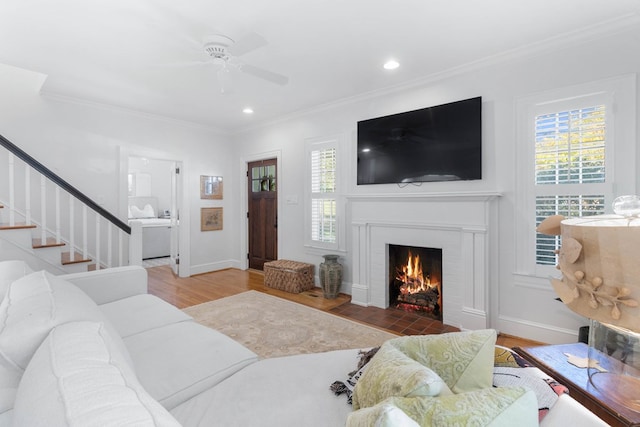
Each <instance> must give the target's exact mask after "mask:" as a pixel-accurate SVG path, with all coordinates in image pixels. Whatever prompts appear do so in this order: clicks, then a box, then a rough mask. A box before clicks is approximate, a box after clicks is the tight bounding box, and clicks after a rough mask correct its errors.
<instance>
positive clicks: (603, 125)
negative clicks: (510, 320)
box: [514, 74, 637, 288]
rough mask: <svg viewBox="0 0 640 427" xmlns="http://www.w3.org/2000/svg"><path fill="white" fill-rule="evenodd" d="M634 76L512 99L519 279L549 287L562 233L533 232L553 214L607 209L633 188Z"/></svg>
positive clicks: (516, 245) (535, 285) (589, 212)
mask: <svg viewBox="0 0 640 427" xmlns="http://www.w3.org/2000/svg"><path fill="white" fill-rule="evenodd" d="M636 93H637V90H636V75H635V74H633V75H631V74H630V75H626V76H619V77H612V78H608V79H602V80H597V81H593V82H588V83H583V84H576V85H571V86H567V87H562V88H557V89H551V90H548V91H544V92H540V93H538V94H533V95H528V96H524V97H521V98H519V99H518V100H517V104H516V106H517V136H518V140H517V146H516V152H517V165H516V169H515V171H514V173H515V176H516V194H515V201H516V211H515V212H516V227H515V230H514V234H515V236H514V237H515V247H516V254H515V256H516V259H515V261H516V264H515V271H514V274H515V277H516V283H518V284H522V285H525V286H530V285H531V286H534V287H538V286H542V287H545V288H547V287H548V286H549V281H548V278H549V276H556V275H557V274H558V271H557V270H556V268H555V266H556V265H557V257H556V254H555V253H554V251H555V250H556V248H558V247H559V244H560V237H556V236H545V235H541V234H538V233H536V231H535V228H536V227H537V226H538V224H539V223H540V222H541V221H542V220H544V219H545V218H547V217H549V216H550V215H563V216H565V217H577V216H588V215H596V214H602V213H610V207H611V202H612V201H613V199H614V198H615V197H617V196H621V195H624V194H637V191H636V182H637V178H636V176H635V173H636V170H637V169H636V158H637V155H636V151H637V149H636V141H637V138H636V127H637V126H636V122H637V114H636V111H637V107H636V104H637V103H636Z"/></svg>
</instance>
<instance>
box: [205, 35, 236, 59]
mask: <svg viewBox="0 0 640 427" xmlns="http://www.w3.org/2000/svg"><path fill="white" fill-rule="evenodd" d="M232 44H233V40H232V39H230V38H229V37H226V36H223V35H221V34H216V35H214V36H209V37H207V38H206V39H205V40H204V51H205V52H206V54H207V55H209V56H210V57H212V58H216V59H224V60H227V59H229V46H231V45H232Z"/></svg>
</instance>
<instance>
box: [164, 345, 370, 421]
mask: <svg viewBox="0 0 640 427" xmlns="http://www.w3.org/2000/svg"><path fill="white" fill-rule="evenodd" d="M358 359H359V354H358V350H357V349H355V350H336V351H329V352H326V353H313V354H301V355H295V356H286V357H277V358H272V359H263V360H260V361H258V362H256V363H253V364H251V365H249V366H247V367H245V368H243V369H242V370H240V371H238V372H236V373H235V374H233V375H232V376H230V377H229V378H227V379H226V380H224V381H222V382H221V383H219V384H218V385H216V386H215V387H213V388H211V389H209V390H207V391H205V392H203V393H202V394H199V395H198V396H195V397H194V398H192V399H190V400H188V401H186V402H184V403H183V404H181V405H179V406H178V407H176V408H174V409H173V410H171V414H172V415H173V416H174V417H175V418H176V419H177V420H178V421H179V422H180V423H181V424H183V425H185V426H189V425H200V426H256V425H261V426H304V427H327V426H344V423H345V420H346V419H347V415H348V414H349V413H350V412H351V405H348V404H347V403H346V400H345V399H344V397H343V396H336V395H335V394H334V393H331V391H329V387H328V384H329V383H330V382H331V379H333V378H339V377H340V376H343V375H344V374H345V372H349V371H351V370H352V369H353V367H354V366H355V364H356V363H357V362H358Z"/></svg>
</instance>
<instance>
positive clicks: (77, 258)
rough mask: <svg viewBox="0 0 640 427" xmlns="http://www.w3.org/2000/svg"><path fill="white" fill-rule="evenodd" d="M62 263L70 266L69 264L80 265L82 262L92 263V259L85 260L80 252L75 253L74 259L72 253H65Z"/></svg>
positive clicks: (62, 255)
mask: <svg viewBox="0 0 640 427" xmlns="http://www.w3.org/2000/svg"><path fill="white" fill-rule="evenodd" d="M61 262H62V265H69V264H79V263H81V262H91V259H88V258H83V257H82V254H80V253H78V252H74V254H73V259H71V252H63V253H62V254H61Z"/></svg>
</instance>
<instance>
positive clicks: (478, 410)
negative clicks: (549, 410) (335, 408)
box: [347, 387, 538, 427]
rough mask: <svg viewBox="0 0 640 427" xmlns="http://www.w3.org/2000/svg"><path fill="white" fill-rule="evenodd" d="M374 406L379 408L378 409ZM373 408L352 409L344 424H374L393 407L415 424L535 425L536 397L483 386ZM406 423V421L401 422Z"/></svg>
mask: <svg viewBox="0 0 640 427" xmlns="http://www.w3.org/2000/svg"><path fill="white" fill-rule="evenodd" d="M377 406H380V407H382V408H383V409H378V408H377ZM377 406H376V407H373V408H366V409H361V410H359V411H355V412H352V413H351V414H349V417H348V418H347V427H364V426H372V425H377V424H376V422H379V421H381V420H384V418H382V419H381V418H380V415H381V414H382V415H384V413H385V412H388V411H389V410H388V409H386V408H388V407H389V406H393V407H396V408H398V409H399V410H401V411H402V412H404V413H405V414H406V415H407V417H409V418H410V419H412V420H414V421H415V422H416V424H418V425H419V426H425V427H426V426H429V427H430V426H439V427H443V426H471V425H472V426H486V427H512V426H515V425H517V426H519V427H529V426H531V427H536V426H538V416H537V411H536V406H537V405H536V397H535V395H534V394H533V392H532V391H530V390H527V389H525V388H522V387H518V388H487V389H483V390H476V391H472V392H467V393H460V394H454V395H449V396H438V397H427V396H419V397H410V398H407V397H391V398H389V399H387V400H385V401H383V402H382V403H380V404H378V405H377ZM405 425H407V424H405Z"/></svg>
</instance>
